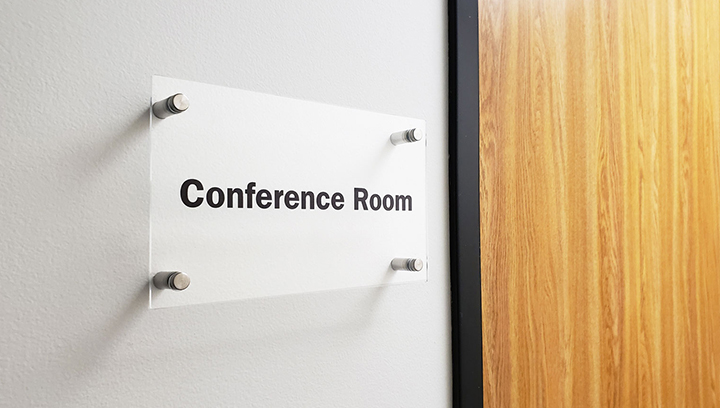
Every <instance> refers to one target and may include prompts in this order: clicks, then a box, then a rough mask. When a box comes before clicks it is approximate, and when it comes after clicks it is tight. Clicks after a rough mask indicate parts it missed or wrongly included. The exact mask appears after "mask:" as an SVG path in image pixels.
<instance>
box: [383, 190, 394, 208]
mask: <svg viewBox="0 0 720 408" xmlns="http://www.w3.org/2000/svg"><path fill="white" fill-rule="evenodd" d="M382 204H383V208H384V209H385V211H390V210H392V209H393V204H395V200H393V196H391V195H390V194H385V197H383V202H382Z"/></svg>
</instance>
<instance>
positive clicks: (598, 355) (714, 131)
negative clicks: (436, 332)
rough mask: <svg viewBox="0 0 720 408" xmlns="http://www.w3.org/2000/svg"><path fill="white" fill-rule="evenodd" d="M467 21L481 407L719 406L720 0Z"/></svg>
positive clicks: (512, 8)
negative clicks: (474, 43)
mask: <svg viewBox="0 0 720 408" xmlns="http://www.w3.org/2000/svg"><path fill="white" fill-rule="evenodd" d="M479 26H480V27H479V35H480V49H479V54H480V169H479V170H480V197H481V198H480V228H481V268H482V278H481V281H482V318H483V381H484V384H483V385H484V401H485V406H486V407H537V406H542V407H553V408H555V407H660V406H662V407H716V406H720V0H676V1H667V0H626V1H621V0H615V1H611V0H587V1H582V0H479Z"/></svg>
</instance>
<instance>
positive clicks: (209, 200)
mask: <svg viewBox="0 0 720 408" xmlns="http://www.w3.org/2000/svg"><path fill="white" fill-rule="evenodd" d="M215 193H217V201H215V199H213V195H214V194H215ZM207 203H208V205H209V206H210V207H212V208H218V207H220V206H221V205H223V203H225V194H224V193H223V191H222V189H220V188H219V187H212V188H210V189H209V190H208V192H207Z"/></svg>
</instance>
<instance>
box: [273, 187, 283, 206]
mask: <svg viewBox="0 0 720 408" xmlns="http://www.w3.org/2000/svg"><path fill="white" fill-rule="evenodd" d="M283 193H284V192H283V191H282V190H275V208H280V197H282V196H283Z"/></svg>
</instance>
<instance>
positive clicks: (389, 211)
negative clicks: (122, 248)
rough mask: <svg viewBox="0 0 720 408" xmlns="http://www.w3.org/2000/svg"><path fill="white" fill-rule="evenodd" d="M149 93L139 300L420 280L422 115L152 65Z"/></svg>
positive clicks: (185, 301)
mask: <svg viewBox="0 0 720 408" xmlns="http://www.w3.org/2000/svg"><path fill="white" fill-rule="evenodd" d="M178 93H182V95H180V96H176V97H174V98H170V99H168V100H167V102H166V98H168V97H172V96H173V95H176V94H178ZM152 97H153V102H156V104H155V108H156V109H154V111H155V115H159V116H167V117H166V118H164V119H160V118H158V116H155V115H153V116H152V119H151V132H150V133H151V148H152V153H151V204H150V271H149V273H150V281H151V284H150V288H151V289H150V307H151V308H160V307H172V306H181V305H191V304H199V303H208V302H218V301H229V300H236V299H248V298H256V297H265V296H277V295H285V294H298V293H305V292H316V291H324V290H334V289H343V288H352V287H363V286H379V285H387V284H394V283H404V282H413V281H426V280H427V271H428V263H427V249H426V220H425V217H426V208H425V139H424V138H422V135H423V134H424V131H425V122H424V121H422V120H419V119H411V118H404V117H398V116H391V115H385V114H378V113H371V112H365V111H361V110H356V109H349V108H342V107H337V106H330V105H324V104H320V103H315V102H307V101H301V100H296V99H290V98H283V97H278V96H273V95H266V94H261V93H256V92H249V91H243V90H237V89H230V88H226V87H221V86H214V85H207V84H201V83H197V82H190V81H183V80H178V79H172V78H164V77H158V76H155V77H153V82H152ZM157 102H161V103H160V104H158V103H157ZM159 110H162V111H164V112H166V114H165V115H163V114H162V112H160V113H159ZM175 272H181V273H182V275H178V274H175ZM159 273H160V274H162V275H157V274H159ZM156 276H157V277H158V279H160V278H159V277H162V279H160V280H162V282H161V283H162V284H164V285H165V286H164V287H165V289H159V288H158V286H156V285H159V286H160V287H163V286H162V284H158V283H157V281H158V279H156V282H155V284H153V277H156ZM168 276H169V277H170V278H169V279H170V281H169V282H168V281H167V279H168ZM173 279H174V281H173ZM173 282H174V283H173ZM188 283H189V285H188ZM181 286H182V287H181ZM179 289H184V290H179Z"/></svg>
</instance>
